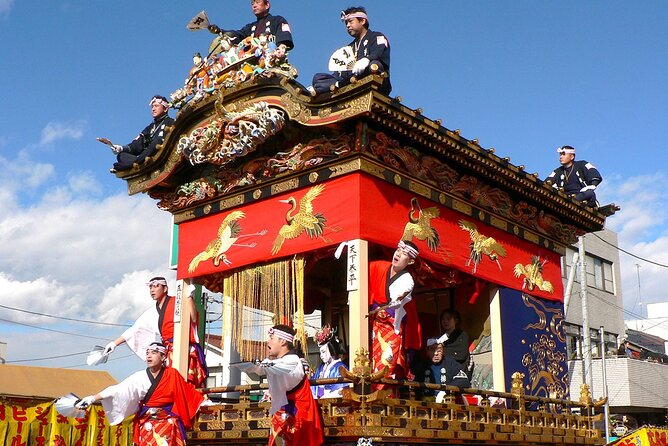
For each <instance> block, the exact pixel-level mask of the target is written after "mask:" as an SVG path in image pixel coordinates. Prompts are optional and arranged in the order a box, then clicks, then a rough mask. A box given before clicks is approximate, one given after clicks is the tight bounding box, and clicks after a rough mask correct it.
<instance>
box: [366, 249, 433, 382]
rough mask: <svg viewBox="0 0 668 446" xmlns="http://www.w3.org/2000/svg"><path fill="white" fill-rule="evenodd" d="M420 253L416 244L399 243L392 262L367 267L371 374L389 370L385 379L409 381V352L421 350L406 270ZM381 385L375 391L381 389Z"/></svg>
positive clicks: (376, 262)
mask: <svg viewBox="0 0 668 446" xmlns="http://www.w3.org/2000/svg"><path fill="white" fill-rule="evenodd" d="M418 254H419V252H418V249H417V247H416V246H415V244H413V243H412V242H410V241H405V240H402V241H400V242H399V244H398V246H397V249H396V251H394V255H393V256H392V261H391V262H387V261H384V260H378V261H374V262H371V263H370V264H369V318H370V320H371V331H372V352H373V368H374V372H377V371H380V370H381V369H383V367H387V368H388V373H387V375H386V377H387V378H391V379H404V378H410V377H411V376H410V375H411V373H410V369H409V368H408V363H409V360H408V358H407V353H408V350H419V349H420V348H421V347H422V332H421V329H420V322H419V320H418V316H417V309H416V306H415V302H413V296H412V292H413V287H414V285H415V283H414V281H413V278H412V277H411V275H410V273H409V272H408V271H407V270H406V268H407V267H408V266H409V265H412V264H413V263H415V259H416V258H417V256H418ZM384 387H385V386H383V385H380V386H378V388H384Z"/></svg>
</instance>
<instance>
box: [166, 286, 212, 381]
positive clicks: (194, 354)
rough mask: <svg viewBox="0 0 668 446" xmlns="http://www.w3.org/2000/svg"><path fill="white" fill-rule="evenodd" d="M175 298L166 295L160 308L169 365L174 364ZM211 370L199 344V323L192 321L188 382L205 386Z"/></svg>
mask: <svg viewBox="0 0 668 446" xmlns="http://www.w3.org/2000/svg"><path fill="white" fill-rule="evenodd" d="M175 301H176V299H174V297H173V296H166V297H165V302H164V303H163V305H162V308H157V310H158V328H159V329H160V335H161V336H162V342H163V343H164V344H165V345H166V346H167V365H169V366H171V364H172V355H173V352H174V348H173V346H172V343H173V342H174V302H175ZM207 376H209V371H208V369H207V367H206V362H205V359H204V352H203V351H202V348H201V347H200V345H199V338H198V336H197V325H195V324H193V323H190V348H189V351H188V376H187V379H188V382H191V383H193V384H194V385H195V387H204V383H205V382H206V378H207Z"/></svg>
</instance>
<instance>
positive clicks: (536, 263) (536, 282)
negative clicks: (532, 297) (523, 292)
mask: <svg viewBox="0 0 668 446" xmlns="http://www.w3.org/2000/svg"><path fill="white" fill-rule="evenodd" d="M544 264H545V262H544V261H543V262H541V260H540V257H539V256H532V257H531V263H529V264H527V265H522V264H521V263H518V264H517V265H515V270H514V271H515V277H517V278H519V277H522V276H523V277H524V280H523V281H522V289H525V288H527V289H528V290H529V291H533V290H534V288H538V289H539V290H541V291H545V292H547V293H550V294H552V293H553V292H554V287H553V286H552V284H551V283H550V282H549V281H547V280H544V279H543V265H544Z"/></svg>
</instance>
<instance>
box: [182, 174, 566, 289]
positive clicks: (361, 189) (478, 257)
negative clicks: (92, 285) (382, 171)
mask: <svg viewBox="0 0 668 446" xmlns="http://www.w3.org/2000/svg"><path fill="white" fill-rule="evenodd" d="M357 238H361V239H365V240H368V241H370V242H374V243H378V244H380V245H384V246H388V247H394V246H396V243H397V242H398V241H399V240H401V239H405V240H412V241H413V242H414V243H416V245H417V246H418V247H419V249H420V256H421V257H422V258H425V259H427V260H429V261H430V262H433V263H437V264H439V265H444V266H446V267H450V268H455V269H458V270H461V271H464V272H466V273H468V274H471V275H473V276H475V277H477V278H480V279H482V280H485V281H488V282H491V283H495V284H498V285H502V286H505V287H509V288H513V289H517V290H522V291H525V292H527V293H529V294H531V295H533V296H537V297H543V298H546V299H551V300H562V299H563V285H562V281H561V266H560V257H559V255H558V254H557V253H555V252H553V251H550V250H548V249H546V248H543V247H541V246H539V245H537V244H534V243H530V242H528V241H525V240H522V239H520V238H519V237H516V236H513V235H511V234H509V233H507V232H505V231H502V230H500V229H497V228H494V227H492V226H490V225H487V224H485V223H482V222H480V221H479V220H477V219H474V218H472V217H470V216H469V215H466V214H464V213H462V212H458V211H455V210H453V209H450V208H448V207H445V206H443V205H441V204H439V203H436V202H434V201H431V200H429V199H427V198H425V197H423V196H421V195H418V194H415V193H412V192H410V191H407V190H404V189H401V188H399V187H396V186H394V185H392V184H389V183H387V182H385V181H382V180H380V179H377V178H374V177H372V176H369V175H366V174H362V173H353V174H350V175H346V176H343V177H339V178H336V179H333V180H329V181H326V182H323V183H319V184H317V185H312V186H306V187H301V188H299V189H294V190H291V191H287V192H285V193H282V194H278V195H275V196H273V197H271V198H268V199H266V200H261V201H257V202H253V203H250V204H248V205H245V206H240V207H237V208H234V209H231V210H227V211H224V212H220V213H217V214H214V215H210V216H206V217H202V218H198V219H196V220H191V221H188V222H185V223H182V224H180V225H179V256H178V271H177V276H178V278H185V277H196V276H201V275H205V274H212V273H217V272H223V271H226V270H231V269H235V268H239V267H242V266H246V265H249V264H253V263H258V262H264V261H268V260H271V259H274V258H280V257H285V256H290V255H294V254H299V253H304V252H308V251H312V250H316V249H321V248H324V247H328V246H333V245H337V244H339V243H340V242H343V241H347V240H352V239H357Z"/></svg>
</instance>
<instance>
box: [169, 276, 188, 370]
mask: <svg viewBox="0 0 668 446" xmlns="http://www.w3.org/2000/svg"><path fill="white" fill-rule="evenodd" d="M188 285H189V283H188V282H187V281H185V280H179V281H178V282H177V283H176V295H175V297H174V298H175V299H176V301H175V302H174V343H173V347H174V353H173V356H172V367H174V368H175V369H176V370H178V371H179V373H181V376H183V378H185V379H187V377H188V353H189V350H190V306H188V301H187V300H188V299H190V297H189V296H188V295H187V293H186V289H187V288H188Z"/></svg>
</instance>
